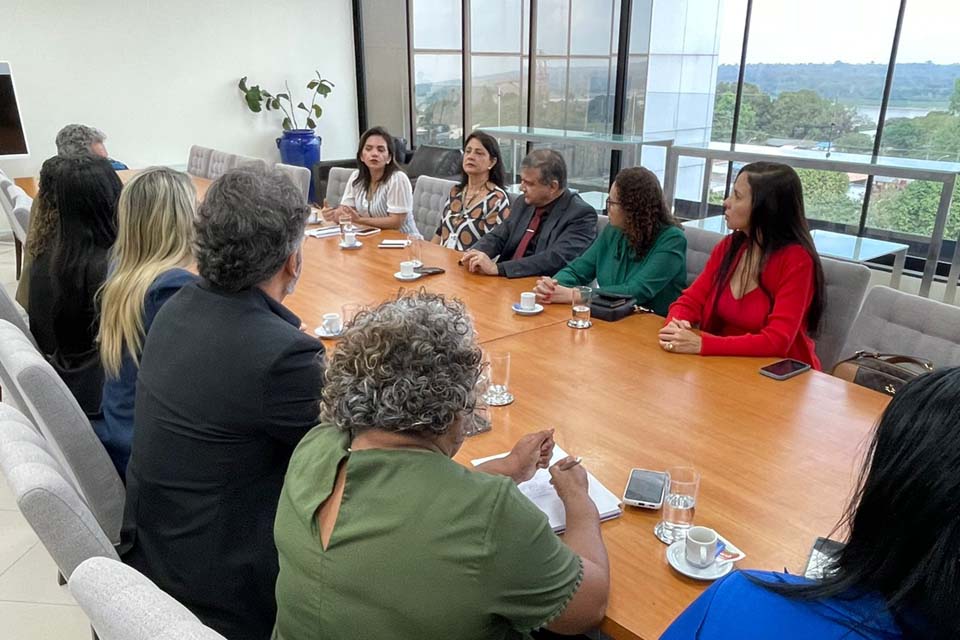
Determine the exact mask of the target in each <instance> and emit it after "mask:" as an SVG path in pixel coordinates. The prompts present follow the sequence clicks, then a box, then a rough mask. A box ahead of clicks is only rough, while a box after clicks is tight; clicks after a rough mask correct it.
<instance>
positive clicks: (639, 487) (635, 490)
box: [626, 471, 666, 503]
mask: <svg viewBox="0 0 960 640" xmlns="http://www.w3.org/2000/svg"><path fill="white" fill-rule="evenodd" d="M665 483H666V477H665V476H664V474H663V473H658V472H655V471H634V472H633V473H631V474H630V481H629V482H628V483H627V494H626V497H627V498H628V499H629V500H640V501H641V502H653V503H657V502H660V500H662V499H663V486H664V484H665Z"/></svg>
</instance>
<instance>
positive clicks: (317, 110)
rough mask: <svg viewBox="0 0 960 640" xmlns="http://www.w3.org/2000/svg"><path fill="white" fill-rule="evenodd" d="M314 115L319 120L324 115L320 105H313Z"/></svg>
mask: <svg viewBox="0 0 960 640" xmlns="http://www.w3.org/2000/svg"><path fill="white" fill-rule="evenodd" d="M313 113H314V114H315V115H316V116H317V118H319V117H320V116H322V115H323V109H321V108H320V105H318V104H315V105H313Z"/></svg>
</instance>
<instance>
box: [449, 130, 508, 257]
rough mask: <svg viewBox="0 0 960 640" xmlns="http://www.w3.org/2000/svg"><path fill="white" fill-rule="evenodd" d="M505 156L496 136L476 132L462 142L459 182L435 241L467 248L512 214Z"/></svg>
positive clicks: (451, 195) (457, 248) (450, 247)
mask: <svg viewBox="0 0 960 640" xmlns="http://www.w3.org/2000/svg"><path fill="white" fill-rule="evenodd" d="M504 188H505V185H504V177H503V158H502V156H501V155H500V145H498V144H497V141H496V139H494V138H493V136H491V135H489V134H487V133H484V132H483V131H474V132H473V133H471V134H470V135H469V136H467V141H466V143H465V144H464V145H463V166H462V170H461V178H460V184H458V185H457V186H455V187H453V188H452V189H451V190H450V197H449V198H447V202H446V203H445V204H444V205H443V217H442V219H441V221H440V226H439V227H438V228H437V234H436V235H435V236H434V238H433V242H434V243H435V244H440V245H443V246H444V247H446V248H448V249H456V250H457V251H466V250H467V249H469V248H470V247H472V246H473V245H474V243H475V242H477V240H479V239H480V238H482V237H483V236H484V235H485V234H486V233H487V232H489V231H490V230H491V229H493V228H494V227H496V226H497V225H498V224H500V223H501V222H503V221H504V220H505V219H506V218H507V217H508V216H509V215H510V198H509V197H508V196H507V192H506V191H504Z"/></svg>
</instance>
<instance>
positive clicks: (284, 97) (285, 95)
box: [276, 93, 290, 100]
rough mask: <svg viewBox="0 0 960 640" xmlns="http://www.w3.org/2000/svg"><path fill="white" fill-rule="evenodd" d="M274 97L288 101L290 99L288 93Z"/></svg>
mask: <svg viewBox="0 0 960 640" xmlns="http://www.w3.org/2000/svg"><path fill="white" fill-rule="evenodd" d="M276 97H278V98H283V99H284V100H289V99H290V94H289V93H278V94H277V96H276Z"/></svg>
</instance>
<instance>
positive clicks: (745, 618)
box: [661, 367, 960, 640]
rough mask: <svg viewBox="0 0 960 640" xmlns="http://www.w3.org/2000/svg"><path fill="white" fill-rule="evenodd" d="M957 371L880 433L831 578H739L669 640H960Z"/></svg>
mask: <svg viewBox="0 0 960 640" xmlns="http://www.w3.org/2000/svg"><path fill="white" fill-rule="evenodd" d="M958 424H960V368H956V367H954V368H947V369H941V370H939V371H935V372H932V373H928V374H925V375H922V376H920V377H918V378H915V379H913V380H911V381H910V382H908V383H907V384H905V385H904V386H903V387H902V388H901V389H900V391H898V392H897V395H896V396H894V398H893V400H891V401H890V404H889V405H888V406H887V409H886V410H885V411H884V413H883V416H881V418H880V422H879V424H878V425H877V428H876V430H875V432H874V434H873V440H872V442H871V444H870V449H869V451H868V456H867V461H866V462H865V464H864V466H863V468H862V470H861V472H860V482H859V488H858V491H857V492H856V494H855V496H854V498H853V500H852V501H851V503H850V506H849V507H848V508H847V512H846V515H845V516H844V519H843V521H842V523H841V524H840V525H838V528H840V527H843V528H847V529H849V533H848V534H847V539H846V545H844V547H843V548H842V549H841V550H840V551H839V552H838V553H837V555H836V556H835V557H833V558H832V559H831V560H830V561H829V562H828V564H827V566H826V571H825V573H824V575H823V577H821V578H819V579H813V580H810V579H806V578H803V577H800V576H793V575H789V574H784V573H773V572H759V571H756V572H755V571H750V572H740V571H737V572H734V573H732V574H730V575H729V576H727V577H725V578H723V579H721V580H719V581H718V582H716V583H714V585H713V586H711V587H710V588H709V589H707V590H706V591H705V592H704V593H703V594H702V595H701V596H700V597H699V598H697V599H696V600H695V601H694V602H693V604H691V605H690V606H689V607H688V608H687V610H686V611H684V612H683V613H681V614H680V616H679V617H677V619H676V620H675V621H674V623H673V624H672V625H671V626H670V627H669V628H668V629H667V630H666V632H665V633H664V634H663V635H662V636H661V638H662V640H687V639H693V638H698V639H700V640H712V639H713V638H742V639H743V640H753V639H759V638H771V637H777V638H781V639H782V640H800V639H804V640H806V639H809V640H814V639H816V640H833V639H836V640H840V639H841V638H842V639H844V640H852V639H855V638H856V639H868V640H896V639H899V638H924V639H926V640H948V639H951V640H952V639H955V638H960V591H958V590H957V584H958V582H960V505H958V503H957V492H958V491H960V430H958V429H957V425H958Z"/></svg>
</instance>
